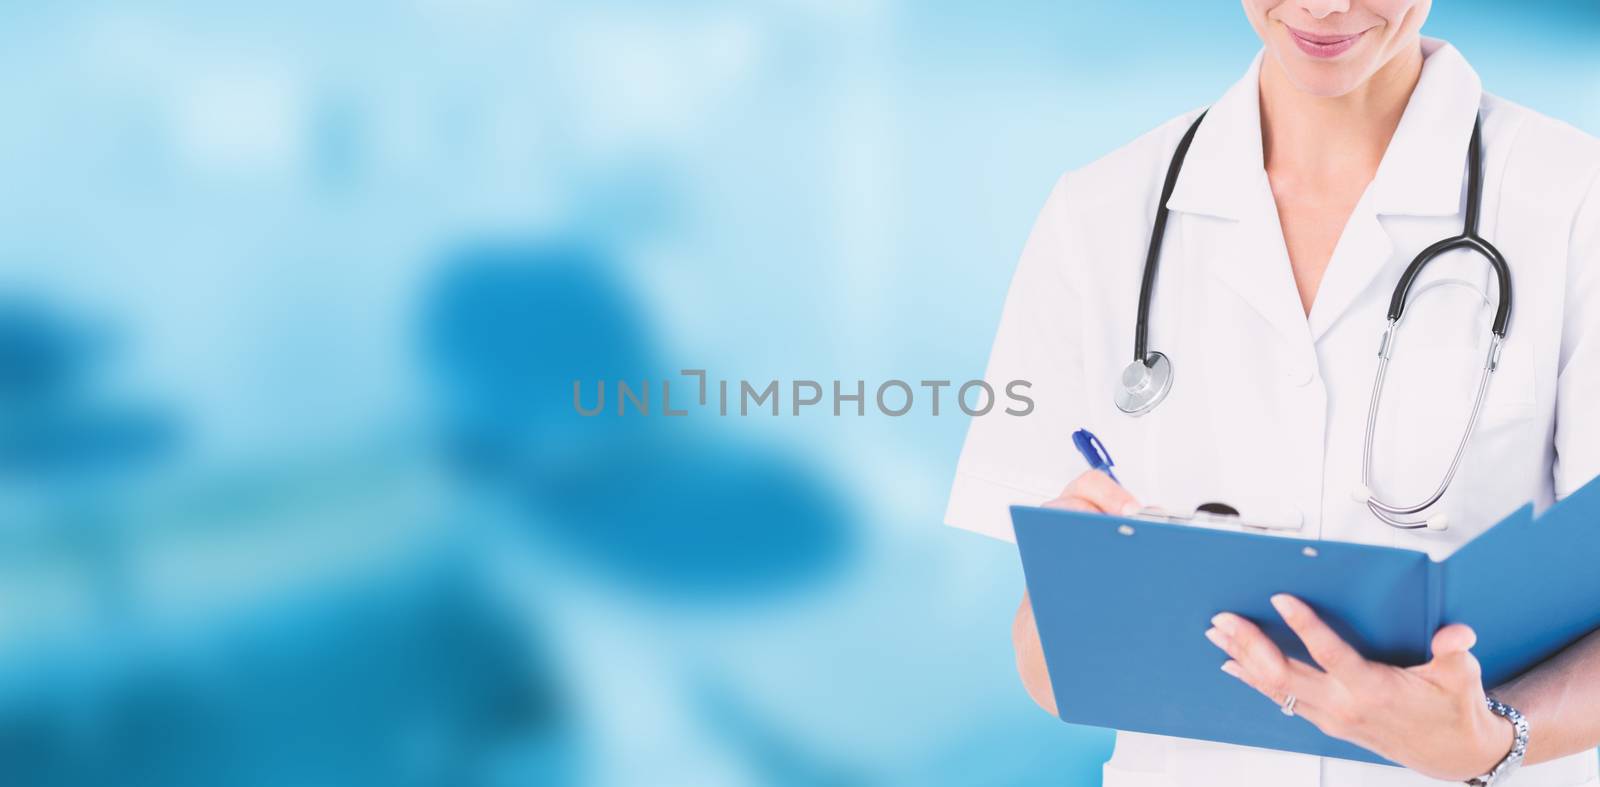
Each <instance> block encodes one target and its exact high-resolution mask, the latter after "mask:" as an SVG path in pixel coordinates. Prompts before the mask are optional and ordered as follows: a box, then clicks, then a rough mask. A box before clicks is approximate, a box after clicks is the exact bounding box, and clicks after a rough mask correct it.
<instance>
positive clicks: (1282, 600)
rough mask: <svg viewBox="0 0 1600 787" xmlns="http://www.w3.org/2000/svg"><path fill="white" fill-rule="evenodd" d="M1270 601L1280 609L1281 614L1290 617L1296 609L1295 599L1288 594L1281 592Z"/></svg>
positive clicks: (1275, 607)
mask: <svg viewBox="0 0 1600 787" xmlns="http://www.w3.org/2000/svg"><path fill="white" fill-rule="evenodd" d="M1270 601H1271V602H1272V608H1273V609H1275V610H1278V614H1279V615H1283V616H1284V617H1288V616H1289V615H1290V614H1291V613H1293V612H1294V611H1295V606H1294V600H1293V599H1291V598H1289V596H1288V594H1285V593H1279V594H1277V595H1275V596H1273V597H1272V598H1271V599H1270Z"/></svg>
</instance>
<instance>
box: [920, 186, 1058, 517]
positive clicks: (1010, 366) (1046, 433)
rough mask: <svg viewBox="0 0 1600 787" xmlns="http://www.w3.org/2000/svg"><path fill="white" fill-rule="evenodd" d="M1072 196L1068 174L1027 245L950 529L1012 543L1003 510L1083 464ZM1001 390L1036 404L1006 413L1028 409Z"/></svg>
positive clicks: (1052, 490) (966, 450)
mask: <svg viewBox="0 0 1600 787" xmlns="http://www.w3.org/2000/svg"><path fill="white" fill-rule="evenodd" d="M1071 199H1073V197H1072V190H1071V176H1070V174H1069V175H1067V176H1064V177H1062V178H1061V180H1059V181H1057V183H1056V186H1055V188H1054V189H1053V190H1052V192H1051V194H1050V198H1049V199H1048V200H1047V201H1046V202H1045V206H1044V209H1043V210H1042V211H1041V212H1040V214H1039V217H1038V219H1037V220H1036V221H1035V223H1034V227H1033V231H1032V233H1031V234H1030V235H1029V237H1028V242H1027V245H1026V246H1025V247H1024V248H1023V251H1022V258H1021V260H1020V261H1019V262H1018V264H1017V268H1016V272H1015V273H1014V274H1013V276H1012V279H1011V287H1010V290H1009V292H1008V293H1007V295H1006V300H1005V307H1004V308H1003V310H1002V312H1001V315H1000V328H999V330H998V332H997V333H996V335H995V339H994V345H993V347H992V348H991V350H990V352H989V363H988V367H987V369H986V371H985V373H984V379H985V380H986V381H987V382H988V383H989V385H990V387H991V388H993V389H994V391H995V393H996V398H997V403H996V405H995V407H994V409H993V410H991V411H989V412H988V413H987V414H985V415H980V416H973V417H972V419H971V423H970V424H969V426H968V428H967V439H966V443H965V445H964V446H963V447H962V450H961V457H960V459H959V461H958V462H957V467H956V477H955V482H954V485H953V487H952V488H951V491H950V501H949V505H948V507H947V508H946V511H945V522H946V523H947V524H950V525H953V526H955V527H959V528H964V529H967V530H971V531H974V532H977V533H981V534H983V535H987V536H992V537H994V538H999V539H1003V540H1006V541H1014V540H1015V538H1014V536H1013V535H1012V530H1011V516H1010V512H1009V511H1008V507H1009V506H1011V505H1014V504H1024V505H1037V504H1039V503H1041V502H1044V501H1045V500H1048V499H1051V498H1053V497H1055V496H1056V495H1057V494H1058V493H1059V492H1060V491H1061V489H1062V488H1063V487H1064V486H1065V485H1066V483H1067V482H1068V481H1070V480H1071V479H1072V477H1074V476H1076V475H1077V474H1078V473H1080V472H1082V471H1083V470H1084V469H1085V467H1086V465H1085V463H1084V461H1083V460H1082V459H1081V458H1080V457H1079V456H1078V454H1077V452H1076V451H1075V450H1074V449H1073V447H1072V437H1071V435H1072V427H1071V426H1070V424H1073V423H1076V416H1075V414H1076V413H1080V412H1081V406H1080V402H1081V391H1080V388H1081V385H1082V380H1083V374H1082V371H1083V368H1082V367H1083V363H1082V346H1081V345H1082V341H1083V336H1082V327H1081V326H1082V324H1083V323H1082V321H1083V309H1082V302H1081V298H1082V293H1081V292H1079V288H1077V287H1075V286H1074V282H1073V280H1074V278H1075V277H1074V275H1073V267H1074V265H1075V264H1076V263H1077V261H1076V260H1075V259H1073V255H1072V254H1071V251H1070V249H1071V247H1070V245H1069V243H1068V240H1069V239H1068V238H1066V237H1064V235H1065V234H1066V232H1065V225H1066V219H1067V217H1068V213H1067V211H1068V209H1069V205H1068V202H1069V201H1070V200H1071ZM1019 381H1021V382H1019ZM1023 384H1026V387H1021V386H1023ZM1007 386H1016V387H1015V388H1013V390H1016V391H1017V392H1019V393H1021V394H1023V395H1025V396H1027V397H1028V398H1029V399H1031V400H1032V401H1033V406H1032V408H1031V411H1029V412H1027V414H1026V415H1012V414H1008V413H1007V412H1005V409H1004V408H1005V406H1010V407H1011V409H1013V410H1021V409H1026V407H1025V406H1019V404H1018V402H1017V401H1016V400H1014V399H1011V398H1008V397H1007V396H1006V391H1007Z"/></svg>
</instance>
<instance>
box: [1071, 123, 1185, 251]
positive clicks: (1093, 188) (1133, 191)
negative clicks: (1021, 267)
mask: <svg viewBox="0 0 1600 787" xmlns="http://www.w3.org/2000/svg"><path fill="white" fill-rule="evenodd" d="M1200 112H1201V110H1200V109H1194V110H1191V111H1189V112H1185V113H1183V114H1181V115H1178V116H1177V117H1174V118H1171V119H1170V120H1167V121H1166V122H1164V123H1162V124H1161V125H1159V126H1156V127H1155V128H1153V129H1151V130H1149V131H1147V132H1145V133H1143V134H1141V135H1139V136H1138V137H1136V138H1135V139H1133V140H1132V141H1131V142H1128V143H1127V144H1125V145H1123V146H1122V147H1119V148H1117V149H1116V150H1113V151H1111V152H1110V153H1107V154H1105V155H1104V156H1101V157H1100V158H1097V159H1095V160H1094V161H1091V162H1089V163H1088V164H1085V165H1083V166H1082V167H1079V168H1077V169H1073V170H1069V171H1068V172H1066V173H1065V174H1063V175H1061V177H1060V178H1058V179H1057V180H1056V184H1055V188H1054V189H1053V190H1052V191H1051V194H1050V201H1049V203H1047V205H1046V212H1047V213H1048V214H1050V215H1051V216H1052V217H1053V218H1054V219H1055V220H1057V221H1058V222H1061V223H1062V224H1065V225H1067V226H1071V227H1074V228H1077V229H1080V230H1081V229H1084V228H1094V227H1101V228H1106V229H1110V228H1111V227H1115V226H1120V225H1121V224H1125V223H1126V222H1127V221H1128V220H1129V219H1130V218H1132V217H1138V219H1139V220H1140V221H1143V220H1144V219H1146V218H1148V215H1147V214H1150V213H1152V212H1154V210H1155V202H1156V196H1157V194H1158V189H1159V188H1160V185H1161V179H1162V177H1163V176H1164V175H1165V174H1166V169H1167V164H1168V163H1169V162H1170V160H1171V158H1172V151H1173V150H1175V149H1176V148H1177V147H1178V141H1179V140H1180V139H1182V137H1183V133H1184V132H1185V131H1187V130H1188V128H1189V125H1190V124H1191V123H1193V122H1194V119H1195V118H1196V117H1198V116H1199V114H1200Z"/></svg>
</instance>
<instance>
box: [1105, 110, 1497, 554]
mask: <svg viewBox="0 0 1600 787" xmlns="http://www.w3.org/2000/svg"><path fill="white" fill-rule="evenodd" d="M1205 116H1206V113H1205V112H1201V113H1200V117H1198V118H1195V121H1194V123H1193V124H1191V125H1190V126H1189V130H1188V131H1186V132H1184V135H1183V139H1182V140H1180V141H1179V142H1178V149H1177V150H1176V151H1174V152H1173V154H1172V162H1171V163H1170V164H1168V165H1167V176H1166V180H1165V181H1164V182H1163V183H1162V184H1161V201H1160V202H1159V203H1157V206H1156V220H1155V225H1154V226H1153V227H1152V228H1151V230H1150V245H1149V251H1148V252H1147V253H1146V254H1145V259H1144V277H1143V279H1142V280H1141V281H1140V283H1139V315H1138V321H1137V322H1135V323H1134V332H1133V362H1132V363H1129V364H1128V365H1127V367H1126V368H1124V369H1123V370H1122V380H1121V385H1120V386H1119V387H1118V389H1117V391H1116V393H1115V394H1114V395H1113V397H1112V398H1113V401H1114V402H1115V403H1116V406H1117V409H1118V410H1121V411H1122V412H1124V413H1127V414H1128V415H1132V416H1140V415H1144V414H1145V413H1148V412H1150V411H1151V410H1154V409H1155V407H1156V405H1158V404H1160V403H1161V401H1162V400H1163V399H1165V398H1166V397H1167V393H1168V392H1169V391H1171V390H1172V360H1171V359H1169V358H1168V357H1167V356H1166V355H1164V354H1162V353H1161V352H1158V351H1154V350H1150V349H1149V342H1148V334H1149V328H1150V295H1151V292H1152V291H1154V289H1155V283H1156V269H1157V268H1158V267H1159V264H1160V261H1161V241H1162V238H1163V237H1164V236H1165V234H1166V229H1167V200H1168V199H1170V198H1171V197H1172V190H1173V188H1174V187H1175V186H1176V185H1177V182H1178V173H1179V172H1182V171H1183V159H1184V156H1186V155H1188V153H1189V144H1190V143H1191V142H1193V141H1194V134H1195V131H1197V130H1198V129H1199V128H1200V122H1201V121H1202V120H1204V119H1205ZM1480 125H1481V124H1480V123H1479V121H1478V120H1476V119H1475V120H1474V121H1473V123H1472V140H1471V141H1470V142H1469V143H1468V144H1467V210H1466V220H1465V222H1463V226H1462V228H1461V234H1459V235H1453V236H1451V237H1448V238H1444V239H1443V240H1440V241H1438V242H1437V243H1434V244H1433V245H1431V246H1429V247H1428V248H1426V249H1423V250H1422V252H1421V253H1420V254H1418V255H1417V257H1416V259H1414V260H1412V261H1411V264H1410V265H1409V266H1407V267H1406V270H1405V272H1404V273H1402V274H1400V281H1399V282H1397V283H1396V284H1395V287H1394V294H1393V295H1392V296H1390V298H1389V321H1388V325H1387V326H1386V327H1385V328H1384V330H1383V340H1382V342H1380V343H1379V345H1378V373H1377V376H1376V377H1375V378H1374V379H1373V382H1372V399H1371V401H1370V402H1369V403H1368V405H1367V433H1366V439H1365V442H1364V444H1363V446H1362V452H1361V486H1360V487H1359V488H1358V489H1357V490H1356V492H1355V496H1356V499H1357V500H1358V501H1359V502H1362V503H1365V504H1366V506H1367V508H1368V510H1370V511H1372V513H1373V515H1374V516H1376V517H1377V518H1378V519H1380V520H1382V521H1383V522H1385V523H1386V524H1388V525H1391V526H1393V527H1397V528H1401V529H1405V530H1417V529H1421V528H1428V529H1430V530H1443V529H1445V528H1446V527H1448V522H1447V521H1446V519H1445V517H1444V515H1442V514H1440V515H1436V516H1431V517H1424V518H1418V517H1417V515H1418V514H1421V513H1422V512H1424V511H1425V510H1427V509H1428V508H1429V507H1431V506H1432V505H1433V504H1435V503H1437V502H1439V499H1440V498H1441V497H1444V493H1445V490H1447V489H1449V488H1450V482H1451V481H1452V480H1454V479H1455V475H1456V470H1457V469H1459V468H1460V466H1461V458H1462V457H1463V456H1464V455H1465V454H1466V450H1467V441H1469V440H1471V439H1472V432H1473V430H1474V429H1475V428H1476V427H1477V425H1478V416H1479V414H1480V413H1481V412H1482V410H1483V401H1484V396H1485V395H1486V394H1487V393H1488V391H1489V380H1490V378H1491V376H1492V375H1493V374H1494V372H1495V369H1496V368H1498V367H1499V365H1500V348H1501V347H1502V346H1504V344H1505V340H1506V331H1507V328H1508V327H1509V324H1510V322H1511V269H1510V267H1509V266H1507V265H1506V259H1505V257H1504V256H1502V255H1501V254H1500V250H1499V249H1496V248H1495V247H1494V245H1493V244H1491V243H1490V242H1489V241H1487V240H1484V239H1483V238H1482V237H1479V235H1478V215H1479V213H1480V212H1481V209H1482V203H1483V182H1482V170H1483V141H1482V132H1481V128H1480ZM1455 249H1469V250H1471V251H1474V252H1477V253H1478V254H1480V255H1482V256H1483V257H1484V259H1487V260H1488V261H1489V264H1490V265H1491V266H1493V267H1494V272H1495V277H1496V280H1497V282H1498V284H1499V290H1500V291H1499V305H1498V306H1497V307H1496V308H1495V313H1494V322H1493V323H1492V324H1491V325H1490V327H1489V332H1490V340H1489V353H1488V356H1487V357H1486V358H1485V359H1484V362H1483V374H1482V375H1481V376H1480V377H1479V378H1478V390H1477V394H1476V396H1475V398H1474V399H1473V402H1472V414H1471V415H1470V416H1468V418H1467V426H1466V428H1465V429H1464V430H1462V433H1461V442H1460V443H1458V444H1457V445H1456V452H1455V456H1454V457H1453V458H1452V459H1451V460H1450V468H1449V469H1448V470H1446V471H1445V474H1444V479H1443V480H1441V481H1440V482H1439V486H1438V487H1436V488H1435V489H1434V490H1433V493H1432V494H1430V495H1428V496H1427V497H1426V498H1424V499H1423V500H1421V501H1419V502H1417V503H1414V504H1411V505H1395V504H1392V503H1388V502H1385V501H1383V500H1381V499H1379V498H1378V496H1377V494H1376V493H1375V492H1373V491H1372V437H1373V432H1375V431H1376V428H1377V420H1378V403H1379V401H1380V400H1381V399H1382V397H1383V381H1384V377H1385V376H1386V375H1387V373H1388V370H1389V359H1390V356H1391V355H1392V354H1393V351H1394V344H1395V337H1396V336H1398V335H1399V332H1400V323H1401V320H1402V319H1403V318H1404V317H1405V309H1406V303H1407V297H1408V296H1409V295H1410V294H1411V285H1412V284H1413V283H1415V282H1416V279H1417V275H1418V274H1420V273H1421V272H1422V269H1423V268H1425V267H1427V265H1428V263H1430V262H1432V261H1433V260H1434V259H1436V258H1438V257H1439V256H1440V255H1442V254H1444V253H1445V252H1448V251H1454V250H1455ZM1438 284H1463V283H1462V282H1458V281H1453V280H1448V281H1440V282H1435V283H1434V285H1429V286H1427V287H1423V288H1422V289H1419V290H1418V291H1417V294H1418V295H1420V294H1421V293H1422V292H1423V291H1425V290H1427V289H1429V288H1430V287H1432V286H1435V285H1438ZM1464 286H1469V287H1470V286H1471V285H1464ZM1474 289H1476V288H1474ZM1479 294H1480V295H1483V293H1481V292H1479ZM1483 299H1484V302H1485V303H1487V302H1488V296H1487V295H1484V296H1483Z"/></svg>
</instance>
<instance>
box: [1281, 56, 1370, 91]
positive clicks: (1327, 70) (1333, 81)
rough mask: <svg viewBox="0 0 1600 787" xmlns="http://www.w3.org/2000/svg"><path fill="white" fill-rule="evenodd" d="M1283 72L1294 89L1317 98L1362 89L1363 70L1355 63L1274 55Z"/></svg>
mask: <svg viewBox="0 0 1600 787" xmlns="http://www.w3.org/2000/svg"><path fill="white" fill-rule="evenodd" d="M1275 57H1277V59H1278V64H1279V65H1280V66H1282V67H1283V73H1284V75H1285V76H1287V77H1288V78H1289V82H1290V84H1293V85H1294V86H1295V88H1296V89H1297V90H1299V91H1300V92H1302V93H1308V94H1310V95H1313V96H1317V97H1320V98H1335V97H1338V96H1342V95H1345V94H1346V93H1349V92H1350V91H1352V90H1355V89H1356V88H1358V87H1360V86H1361V83H1362V82H1363V81H1364V80H1363V77H1364V71H1363V69H1362V68H1361V67H1360V64H1358V63H1355V62H1338V63H1329V62H1320V61H1312V60H1310V59H1308V58H1306V57H1305V56H1303V55H1301V54H1299V53H1298V52H1293V53H1287V54H1280V55H1275Z"/></svg>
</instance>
